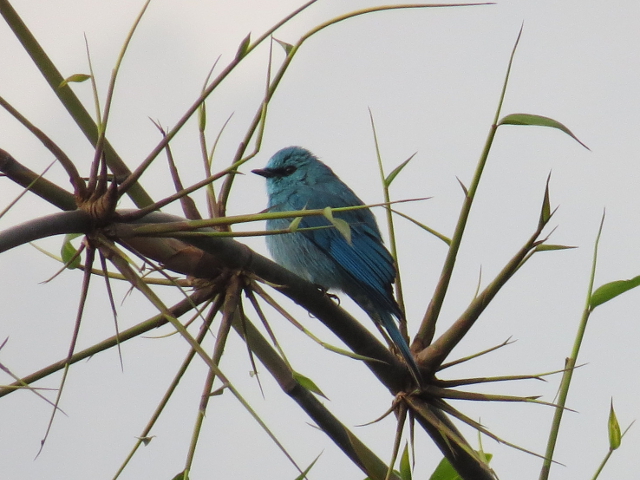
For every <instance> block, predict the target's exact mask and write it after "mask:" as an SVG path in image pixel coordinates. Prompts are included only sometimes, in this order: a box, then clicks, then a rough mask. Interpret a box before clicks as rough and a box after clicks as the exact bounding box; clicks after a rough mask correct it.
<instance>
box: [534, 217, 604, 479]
mask: <svg viewBox="0 0 640 480" xmlns="http://www.w3.org/2000/svg"><path fill="white" fill-rule="evenodd" d="M603 224H604V213H603V214H602V220H601V221H600V228H599V229H598V235H597V237H596V242H595V246H594V249H593V263H592V265H591V276H590V278H589V286H588V288H587V298H586V301H585V306H584V310H583V312H582V318H581V319H580V324H579V325H578V332H577V334H576V338H575V341H574V343H573V348H572V350H571V356H570V357H569V358H567V359H566V361H565V371H564V374H563V375H562V381H561V382H560V391H559V393H558V402H557V405H558V406H557V408H556V412H555V414H554V416H553V421H552V423H551V431H550V432H549V440H548V441H547V449H546V451H545V455H544V456H545V460H544V463H543V464H542V469H541V471H540V477H539V479H540V480H547V479H548V478H549V472H550V470H551V463H552V459H553V452H554V450H555V447H556V443H557V441H558V433H559V432H560V422H561V421H562V415H563V414H564V410H565V408H564V407H565V405H566V404H567V396H568V394H569V386H570V385H571V378H572V377H573V370H574V368H575V365H576V362H577V360H578V353H579V352H580V346H581V345H582V340H583V338H584V334H585V331H586V329H587V322H588V321H589V315H591V307H590V304H591V294H592V293H593V283H594V280H595V276H596V265H597V262H598V244H599V243H600V235H601V234H602V226H603Z"/></svg>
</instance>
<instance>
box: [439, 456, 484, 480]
mask: <svg viewBox="0 0 640 480" xmlns="http://www.w3.org/2000/svg"><path fill="white" fill-rule="evenodd" d="M478 453H479V455H480V456H481V457H482V458H484V459H485V460H486V462H487V463H489V461H491V458H492V457H493V454H491V453H484V452H478ZM429 480H463V479H462V477H461V476H460V475H458V472H456V470H455V468H453V467H452V466H451V464H450V463H449V460H447V459H446V458H443V459H442V460H440V463H439V464H438V466H437V467H436V469H435V470H434V471H433V473H432V474H431V476H430V477H429Z"/></svg>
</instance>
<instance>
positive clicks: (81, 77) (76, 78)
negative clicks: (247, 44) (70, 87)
mask: <svg viewBox="0 0 640 480" xmlns="http://www.w3.org/2000/svg"><path fill="white" fill-rule="evenodd" d="M90 78H91V75H87V74H86V73H76V74H74V75H71V76H70V77H67V78H65V79H64V80H63V81H61V82H60V85H58V88H62V87H64V86H66V85H67V84H68V83H82V82H86V81H87V80H89V79H90Z"/></svg>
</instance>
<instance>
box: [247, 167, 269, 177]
mask: <svg viewBox="0 0 640 480" xmlns="http://www.w3.org/2000/svg"><path fill="white" fill-rule="evenodd" d="M251 171H252V172H253V173H255V174H257V175H260V176H262V177H265V178H271V177H273V176H274V175H275V174H274V173H273V170H271V169H270V168H256V169H255V170H251Z"/></svg>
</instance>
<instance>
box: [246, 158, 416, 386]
mask: <svg viewBox="0 0 640 480" xmlns="http://www.w3.org/2000/svg"><path fill="white" fill-rule="evenodd" d="M252 172H253V173H255V174H258V175H261V176H263V177H265V178H266V183H267V195H268V211H269V212H287V211H292V210H303V209H307V210H315V209H325V208H326V207H332V208H337V207H350V206H357V205H364V203H363V202H362V200H360V198H358V196H357V195H356V194H355V193H354V192H353V190H351V189H350V188H349V187H348V186H347V185H346V184H345V183H344V182H343V181H342V180H340V178H338V176H337V175H336V174H335V173H333V170H331V168H330V167H328V166H327V165H326V164H324V163H323V162H321V161H320V160H319V159H318V158H317V157H316V156H315V155H313V154H312V153H311V152H310V151H309V150H307V149H305V148H302V147H298V146H292V147H286V148H283V149H282V150H279V151H278V152H276V153H275V154H274V155H273V156H272V157H271V158H270V159H269V161H268V162H267V165H266V167H265V168H262V169H255V170H252ZM332 214H333V217H334V218H338V219H341V220H344V221H346V222H347V223H348V225H349V230H350V238H348V237H349V236H345V235H344V234H343V233H341V232H340V231H339V230H338V229H336V228H334V227H333V224H332V223H331V222H330V221H329V219H327V218H326V217H325V216H323V215H317V216H305V217H303V218H302V220H301V221H300V223H299V225H298V228H297V229H296V231H294V232H289V233H284V234H278V235H267V236H266V243H267V248H268V250H269V253H270V254H271V256H272V257H273V259H274V260H275V262H276V263H278V264H279V265H281V266H283V267H284V268H286V269H287V270H290V271H291V272H293V273H295V274H297V275H299V276H300V277H302V278H304V279H306V280H308V281H309V282H311V283H314V284H316V285H319V286H320V287H322V288H323V289H325V290H338V291H342V292H344V293H346V294H347V295H348V296H350V297H351V298H352V299H353V300H354V301H355V302H356V304H358V305H359V306H360V308H362V309H363V310H364V311H365V312H366V313H367V314H368V316H369V317H371V319H372V320H373V322H374V323H376V324H377V325H378V326H382V327H383V328H384V330H385V331H386V332H387V334H388V336H389V338H390V339H391V341H392V343H393V344H394V345H395V346H396V347H397V349H398V350H399V352H400V354H401V355H402V357H403V358H404V361H405V362H406V364H407V365H408V367H409V370H410V372H411V374H412V376H413V378H414V380H415V381H416V382H417V383H418V384H420V383H421V375H420V370H419V368H418V366H417V365H416V363H415V360H414V358H413V356H412V355H411V350H410V348H409V345H408V344H407V342H406V340H405V339H404V337H403V336H402V334H401V333H400V330H399V329H398V325H397V322H398V321H400V320H404V315H403V313H402V310H401V309H400V307H399V305H398V303H397V302H396V300H395V298H394V296H393V289H392V284H393V282H394V281H395V278H396V267H395V262H394V259H393V257H392V256H391V254H390V253H389V251H388V250H387V249H386V248H385V246H384V244H383V242H382V237H381V235H380V230H379V228H378V224H377V223H376V219H375V217H374V216H373V213H372V212H371V210H370V209H369V208H362V209H356V210H350V211H344V212H333V213H332ZM290 223H291V220H290V219H287V218H280V219H269V220H267V231H272V230H286V229H288V228H289V225H290ZM308 227H325V228H315V229H308V230H300V229H301V228H308Z"/></svg>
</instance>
